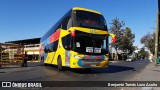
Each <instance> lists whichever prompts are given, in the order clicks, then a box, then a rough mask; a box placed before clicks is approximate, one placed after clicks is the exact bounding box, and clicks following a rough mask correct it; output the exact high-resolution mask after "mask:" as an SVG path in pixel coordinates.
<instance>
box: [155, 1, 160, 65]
mask: <svg viewBox="0 0 160 90" xmlns="http://www.w3.org/2000/svg"><path fill="white" fill-rule="evenodd" d="M159 4H160V0H158V12H157V25H156V32H155V34H156V35H155V36H156V40H155V63H156V64H157V61H156V60H157V58H158V57H159V56H158V54H159V50H160V48H159V47H160V46H159V35H160V30H159V29H160V23H159V21H160V5H159Z"/></svg>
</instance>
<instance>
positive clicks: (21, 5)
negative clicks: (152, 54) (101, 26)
mask: <svg viewBox="0 0 160 90" xmlns="http://www.w3.org/2000/svg"><path fill="white" fill-rule="evenodd" d="M157 4H158V0H0V42H6V41H13V40H22V39H30V38H37V37H41V36H43V35H44V34H45V33H46V32H47V31H48V30H49V29H50V28H51V27H52V26H53V25H54V24H55V23H56V22H57V21H58V19H60V18H61V17H62V16H63V15H64V14H65V13H66V12H67V11H68V10H69V9H70V8H72V7H84V8H89V9H93V10H97V11H99V12H101V13H103V15H104V17H105V19H106V21H107V24H108V28H110V24H109V23H111V21H112V19H114V18H116V17H118V18H119V19H120V20H123V21H125V23H126V24H125V26H128V27H130V28H131V29H132V32H133V33H135V35H136V38H135V45H141V44H140V38H141V37H142V36H143V35H145V34H146V33H147V32H153V31H154V29H153V28H155V26H156V14H157ZM124 28H125V27H124Z"/></svg>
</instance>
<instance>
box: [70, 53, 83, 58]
mask: <svg viewBox="0 0 160 90" xmlns="http://www.w3.org/2000/svg"><path fill="white" fill-rule="evenodd" d="M71 56H72V57H74V58H76V59H81V57H79V56H76V55H73V54H71Z"/></svg>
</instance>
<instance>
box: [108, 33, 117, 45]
mask: <svg viewBox="0 0 160 90" xmlns="http://www.w3.org/2000/svg"><path fill="white" fill-rule="evenodd" d="M109 36H111V37H112V43H115V42H116V36H115V35H114V34H112V33H110V34H109Z"/></svg>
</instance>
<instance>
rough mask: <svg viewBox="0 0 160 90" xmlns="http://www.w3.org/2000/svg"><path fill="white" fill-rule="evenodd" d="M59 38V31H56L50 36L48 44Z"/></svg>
mask: <svg viewBox="0 0 160 90" xmlns="http://www.w3.org/2000/svg"><path fill="white" fill-rule="evenodd" d="M59 36H60V30H57V31H56V32H55V33H54V34H52V35H51V36H50V39H49V42H50V43H52V42H54V41H57V40H58V39H59Z"/></svg>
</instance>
